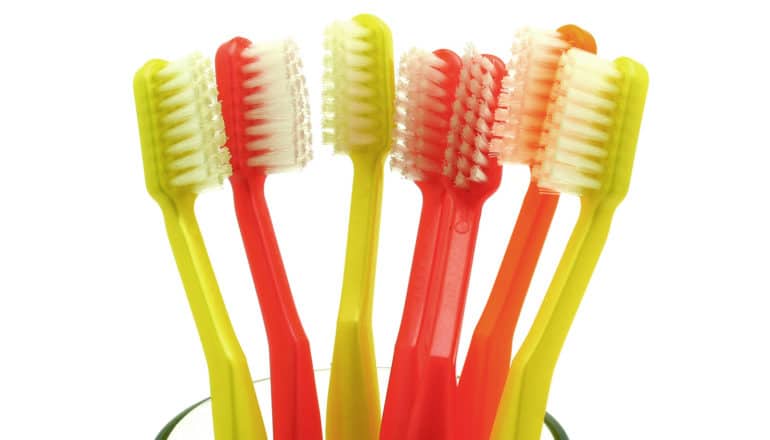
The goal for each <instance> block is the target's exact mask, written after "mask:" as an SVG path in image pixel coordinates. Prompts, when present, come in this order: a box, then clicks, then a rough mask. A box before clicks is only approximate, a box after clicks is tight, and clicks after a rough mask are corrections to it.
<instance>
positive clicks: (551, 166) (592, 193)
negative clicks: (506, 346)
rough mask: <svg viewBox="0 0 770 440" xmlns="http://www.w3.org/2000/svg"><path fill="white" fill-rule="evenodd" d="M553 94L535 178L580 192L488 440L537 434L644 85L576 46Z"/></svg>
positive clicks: (624, 63) (618, 189)
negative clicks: (570, 225)
mask: <svg viewBox="0 0 770 440" xmlns="http://www.w3.org/2000/svg"><path fill="white" fill-rule="evenodd" d="M557 82H558V84H557V86H556V87H555V89H554V92H553V95H552V96H551V103H550V105H549V110H548V116H547V122H546V132H545V133H544V135H543V140H542V142H543V144H544V145H545V150H544V156H543V157H541V158H540V159H541V163H540V164H539V165H536V166H535V168H534V169H533V175H534V177H535V178H536V179H537V180H538V184H539V185H540V186H541V187H542V188H544V189H546V190H551V191H558V192H569V193H574V194H577V195H579V196H580V201H581V209H580V216H579V218H578V221H577V224H576V225H575V228H574V230H573V232H572V236H571V237H570V240H569V243H568V244H567V247H566V250H565V251H564V254H563V255H562V259H561V261H560V263H559V266H558V268H557V270H556V273H555V275H554V277H553V280H552V281H551V285H550V286H549V288H548V291H547V292H546V295H545V298H544V300H543V303H542V305H541V307H540V310H539V311H538V313H537V316H536V317H535V320H534V323H533V324H532V328H531V329H530V331H529V333H528V334H527V337H526V338H525V340H524V342H523V344H522V346H521V348H520V349H519V351H518V352H517V353H516V356H515V357H514V360H513V363H512V365H511V368H510V370H509V374H508V377H507V379H506V383H505V389H504V391H503V395H502V398H501V400H500V405H499V407H498V411H497V415H496V417H495V424H494V428H493V430H492V437H491V438H492V439H493V440H539V439H540V431H541V430H542V426H543V418H544V416H545V407H546V402H547V400H548V391H549V388H550V385H551V377H552V375H553V371H554V369H555V367H556V362H557V360H558V357H559V353H560V351H561V348H562V346H563V345H564V341H565V339H566V338H567V333H568V331H569V328H570V325H571V324H572V321H573V319H574V317H575V314H576V312H577V309H578V306H579V304H580V301H581V299H582V297H583V293H584V292H585V289H586V287H587V286H588V282H589V280H590V278H591V274H592V273H593V270H594V268H595V266H596V263H597V261H598V259H599V255H600V253H601V251H602V247H603V246H604V243H605V241H606V239H607V234H608V233H609V228H610V222H611V220H612V215H613V213H614V212H615V208H616V207H617V206H618V204H619V203H620V202H621V201H622V200H623V198H624V197H625V195H626V193H627V192H628V185H629V181H630V178H631V168H632V165H633V161H634V153H635V151H636V142H637V138H638V135H639V127H640V125H641V120H642V112H643V109H644V101H645V97H646V94H647V84H648V77H647V71H646V70H645V68H644V67H643V66H642V65H641V64H639V63H637V62H635V61H633V60H631V59H629V58H619V59H617V60H615V61H614V62H611V61H607V60H603V59H601V58H599V57H597V56H596V55H592V54H590V53H588V52H584V51H582V50H580V49H570V50H568V51H567V52H566V53H565V54H564V56H563V57H562V59H561V62H560V67H559V72H558V74H557Z"/></svg>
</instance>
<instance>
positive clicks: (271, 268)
mask: <svg viewBox="0 0 770 440" xmlns="http://www.w3.org/2000/svg"><path fill="white" fill-rule="evenodd" d="M216 73H217V86H218V88H219V99H220V101H221V102H222V115H223V117H224V120H225V129H226V132H227V148H228V149H229V150H230V154H231V155H232V160H231V162H232V167H233V174H232V176H231V177H230V183H231V185H232V187H233V196H234V199H235V211H236V215H237V217H238V223H239V225H240V229H241V236H242V238H243V244H244V247H245V248H246V255H247V257H248V260H249V265H250V267H251V274H252V278H253V279H254V285H255V287H256V290H257V295H258V298H259V304H260V308H261V309H262V317H263V320H264V324H265V330H266V332H267V339H268V343H269V345H270V375H271V379H272V380H271V387H272V388H271V391H272V407H273V437H272V438H274V439H276V440H313V439H318V440H320V439H321V438H322V430H321V415H320V412H319V409H318V402H317V393H316V387H315V379H314V373H313V362H312V359H311V356H310V345H309V343H308V339H307V336H306V335H305V331H304V329H303V328H302V324H301V322H300V319H299V316H298V314H297V310H296V308H295V305H294V300H293V298H292V294H291V289H290V287H289V282H288V279H287V277H286V271H285V269H284V267H283V262H282V259H281V253H280V250H279V248H278V242H277V241H276V238H275V231H274V230H273V224H272V221H271V220H270V213H269V211H268V207H267V203H266V200H265V180H266V178H267V175H268V174H270V173H273V172H278V171H284V170H288V169H293V168H297V167H301V166H303V165H304V164H305V163H306V162H307V161H308V160H309V159H310V127H309V115H308V106H307V91H306V89H305V83H304V77H303V76H302V73H301V64H300V61H299V57H298V55H297V49H296V46H295V45H294V43H292V42H291V41H280V42H276V43H267V44H252V43H251V42H250V41H249V40H247V39H245V38H240V37H238V38H234V39H232V40H230V41H228V42H227V43H225V44H223V45H222V46H220V47H219V50H217V55H216Z"/></svg>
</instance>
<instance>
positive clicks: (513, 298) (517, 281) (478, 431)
mask: <svg viewBox="0 0 770 440" xmlns="http://www.w3.org/2000/svg"><path fill="white" fill-rule="evenodd" d="M558 201H559V195H558V194H550V193H543V192H541V191H540V190H539V189H538V187H537V184H536V183H535V182H532V183H531V184H530V185H529V189H528V190H527V194H526V196H525V197H524V201H523V202H522V206H521V209H520V211H519V216H518V219H517V221H516V226H515V227H514V229H513V233H512V235H511V239H510V241H509V243H508V248H507V249H506V251H505V255H504V257H503V261H502V263H501V264H500V270H499V271H498V274H497V278H496V280H495V284H494V286H493V288H492V292H491V294H490V295H489V299H488V300H487V304H486V306H485V307H484V311H483V312H482V314H481V318H480V319H479V321H478V324H477V325H476V328H475V330H474V332H473V337H472V338H471V343H470V348H469V349H468V355H467V356H466V359H465V365H464V367H463V371H462V375H461V376H460V381H459V385H458V396H459V397H458V405H459V407H460V410H459V411H460V415H461V417H462V420H461V427H460V433H461V437H460V438H489V434H490V432H491V431H492V424H493V423H494V420H495V415H496V413H497V405H498V403H499V400H500V394H502V391H503V386H504V385H505V378H506V376H507V373H508V368H509V365H510V360H511V351H512V343H513V334H514V330H515V329H516V323H517V321H518V319H519V314H520V313H521V307H522V305H523V303H524V299H525V297H526V295H527V290H528V289H529V284H530V282H531V281H532V276H533V274H534V272H535V267H536V266H537V261H538V258H539V257H540V252H541V250H542V249H543V244H544V242H545V238H546V235H547V234H548V229H549V228H550V225H551V221H552V219H553V215H554V213H555V211H556V206H557V204H558Z"/></svg>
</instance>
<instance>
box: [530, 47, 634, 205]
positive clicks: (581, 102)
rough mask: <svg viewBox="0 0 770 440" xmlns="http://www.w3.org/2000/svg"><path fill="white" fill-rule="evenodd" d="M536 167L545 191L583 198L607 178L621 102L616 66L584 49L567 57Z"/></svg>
mask: <svg viewBox="0 0 770 440" xmlns="http://www.w3.org/2000/svg"><path fill="white" fill-rule="evenodd" d="M556 78H557V86H556V87H555V88H554V91H553V96H552V97H551V105H550V106H549V108H548V115H547V117H546V124H545V128H546V131H545V132H544V133H543V139H542V143H543V145H544V146H545V148H544V150H543V151H542V155H541V157H540V158H539V161H540V163H539V164H538V165H537V166H535V167H534V168H533V175H534V176H535V178H536V179H537V181H538V185H539V186H540V187H542V188H545V189H548V190H552V191H558V192H570V193H575V194H578V195H580V194H583V193H585V192H586V191H590V190H596V189H599V188H601V186H602V182H603V181H604V180H605V176H604V171H605V169H606V164H605V161H606V157H607V154H608V152H607V144H608V142H609V141H610V137H611V131H612V129H613V124H614V122H615V119H614V110H615V106H616V102H617V100H618V99H619V93H620V89H619V85H618V81H619V80H620V78H621V73H620V72H619V71H618V70H617V69H616V68H615V65H614V64H613V63H612V62H610V61H606V60H603V59H601V58H599V57H597V56H595V55H592V54H590V53H588V52H585V51H582V50H579V49H570V50H569V51H567V52H566V53H565V55H564V56H563V57H562V59H561V62H560V64H559V70H558V72H557V77H556Z"/></svg>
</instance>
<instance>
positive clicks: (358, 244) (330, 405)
mask: <svg viewBox="0 0 770 440" xmlns="http://www.w3.org/2000/svg"><path fill="white" fill-rule="evenodd" d="M351 158H352V160H353V169H354V174H353V192H352V196H351V202H350V220H349V225H348V243H347V253H346V256H345V272H344V277H343V282H342V296H341V299H340V308H339V314H338V318H337V330H336V335H335V340H334V352H333V354H332V366H331V373H330V378H329V394H328V401H327V412H326V438H327V439H330V440H362V439H376V438H377V435H378V433H379V431H380V393H379V388H378V383H377V367H376V361H375V356H374V337H373V334H372V304H373V295H374V276H375V267H376V264H377V242H378V236H379V229H380V208H381V203H382V184H383V167H384V161H385V155H384V154H378V155H377V156H374V155H371V154H369V155H363V156H353V155H351Z"/></svg>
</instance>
